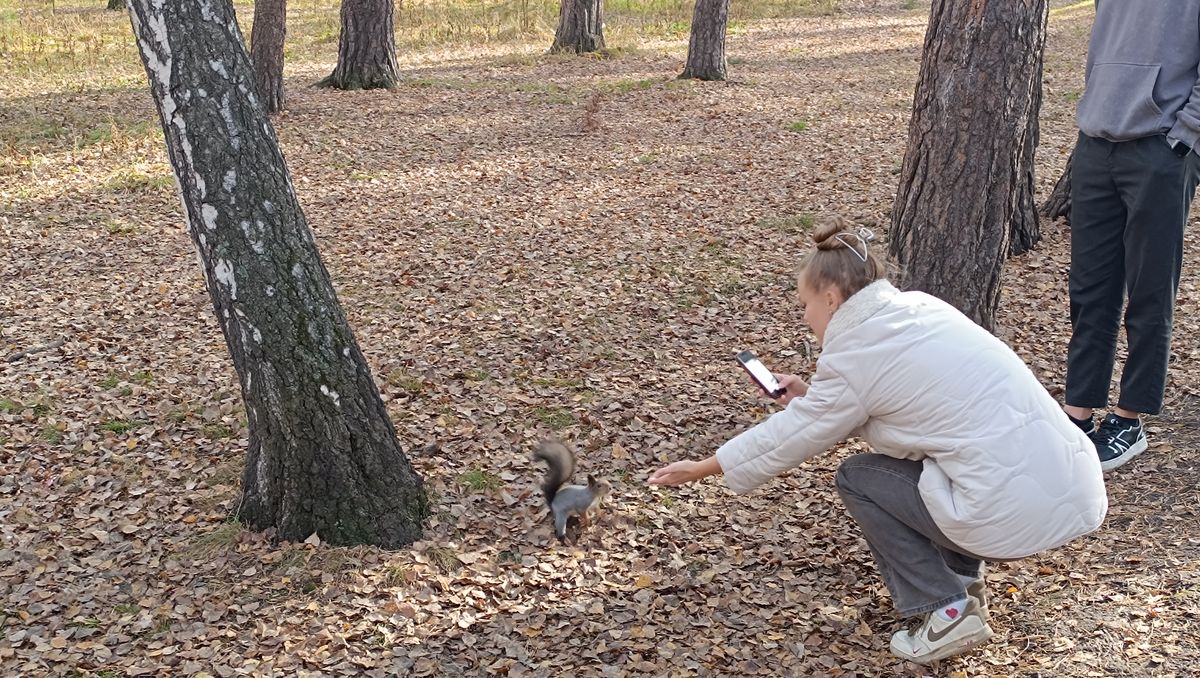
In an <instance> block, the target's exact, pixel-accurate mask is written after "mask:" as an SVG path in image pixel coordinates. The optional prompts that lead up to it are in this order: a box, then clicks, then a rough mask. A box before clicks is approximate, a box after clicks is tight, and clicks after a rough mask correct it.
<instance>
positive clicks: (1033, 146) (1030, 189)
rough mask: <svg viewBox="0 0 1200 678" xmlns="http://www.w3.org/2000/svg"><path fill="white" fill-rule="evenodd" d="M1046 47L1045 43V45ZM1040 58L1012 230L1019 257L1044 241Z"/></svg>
mask: <svg viewBox="0 0 1200 678" xmlns="http://www.w3.org/2000/svg"><path fill="white" fill-rule="evenodd" d="M1043 45H1044V43H1043ZM1043 56H1044V54H1039V55H1038V73H1037V82H1035V83H1034V90H1033V108H1032V109H1031V112H1030V114H1029V132H1028V133H1027V134H1026V135H1025V146H1024V150H1023V151H1022V153H1021V174H1022V178H1021V183H1020V185H1019V186H1018V188H1017V207H1016V210H1015V211H1014V212H1013V217H1012V228H1011V230H1010V231H1009V241H1008V254H1009V256H1014V257H1015V256H1017V255H1019V254H1024V253H1026V252H1028V251H1029V250H1031V249H1033V248H1034V246H1035V245H1037V244H1038V241H1040V240H1041V239H1042V228H1041V223H1040V222H1039V221H1038V212H1037V206H1036V205H1035V204H1034V203H1035V197H1034V191H1035V188H1036V185H1037V184H1036V180H1037V178H1036V177H1035V176H1034V164H1035V160H1036V154H1037V146H1038V135H1039V134H1040V132H1041V128H1040V127H1038V115H1039V114H1040V113H1041V110H1042V66H1041V64H1042V57H1043Z"/></svg>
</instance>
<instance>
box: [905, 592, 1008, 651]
mask: <svg viewBox="0 0 1200 678" xmlns="http://www.w3.org/2000/svg"><path fill="white" fill-rule="evenodd" d="M991 637H992V629H991V627H990V626H988V625H987V622H986V621H984V619H983V615H982V614H981V612H980V609H979V603H978V602H977V601H976V600H975V598H973V597H968V598H967V608H966V609H965V610H963V613H962V614H961V615H959V617H958V618H957V619H951V620H949V621H947V620H945V619H942V617H941V615H939V614H938V613H937V612H930V613H929V614H927V615H926V616H925V620H924V621H923V622H921V625H920V626H919V627H917V628H916V629H915V630H912V631H897V632H896V633H894V634H892V645H891V647H892V654H894V655H896V656H897V657H900V658H901V659H907V660H909V661H911V662H916V663H918V664H929V663H931V662H936V661H939V660H941V659H945V658H947V657H953V656H954V655H956V654H961V653H963V652H966V651H967V650H969V649H971V648H972V647H975V646H976V645H978V644H980V643H982V642H984V641H985V640H987V639H988V638H991Z"/></svg>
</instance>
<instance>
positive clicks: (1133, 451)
mask: <svg viewBox="0 0 1200 678" xmlns="http://www.w3.org/2000/svg"><path fill="white" fill-rule="evenodd" d="M1148 445H1149V444H1148V443H1147V442H1146V439H1145V438H1142V439H1141V440H1139V441H1137V442H1136V443H1134V444H1133V445H1131V446H1130V448H1129V449H1128V450H1125V454H1122V455H1121V456H1119V457H1113V458H1112V459H1109V460H1108V461H1102V462H1100V469H1101V470H1103V471H1104V472H1105V473H1107V472H1108V471H1111V470H1113V469H1115V468H1117V467H1118V466H1124V465H1125V464H1126V463H1128V462H1129V460H1130V459H1133V458H1134V457H1136V456H1138V455H1139V454H1141V453H1143V452H1145V451H1146V447H1148Z"/></svg>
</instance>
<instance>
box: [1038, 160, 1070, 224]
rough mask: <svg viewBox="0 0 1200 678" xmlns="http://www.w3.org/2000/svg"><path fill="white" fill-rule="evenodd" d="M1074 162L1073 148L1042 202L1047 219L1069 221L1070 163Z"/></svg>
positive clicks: (1043, 213)
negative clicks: (1060, 173) (1052, 187)
mask: <svg viewBox="0 0 1200 678" xmlns="http://www.w3.org/2000/svg"><path fill="white" fill-rule="evenodd" d="M1074 163H1075V149H1074V148H1072V149H1071V155H1070V156H1069V157H1068V158H1067V166H1066V167H1064V168H1063V173H1062V176H1060V177H1059V178H1058V181H1057V182H1056V183H1055V184H1054V190H1053V191H1051V192H1050V197H1048V198H1046V202H1044V203H1042V215H1043V216H1045V217H1046V218H1048V219H1064V220H1065V221H1066V222H1067V223H1068V224H1070V223H1071V165H1073V164H1074Z"/></svg>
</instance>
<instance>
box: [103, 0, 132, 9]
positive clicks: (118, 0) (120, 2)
mask: <svg viewBox="0 0 1200 678" xmlns="http://www.w3.org/2000/svg"><path fill="white" fill-rule="evenodd" d="M108 9H114V10H126V9H129V5H127V4H126V3H125V0H108Z"/></svg>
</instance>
